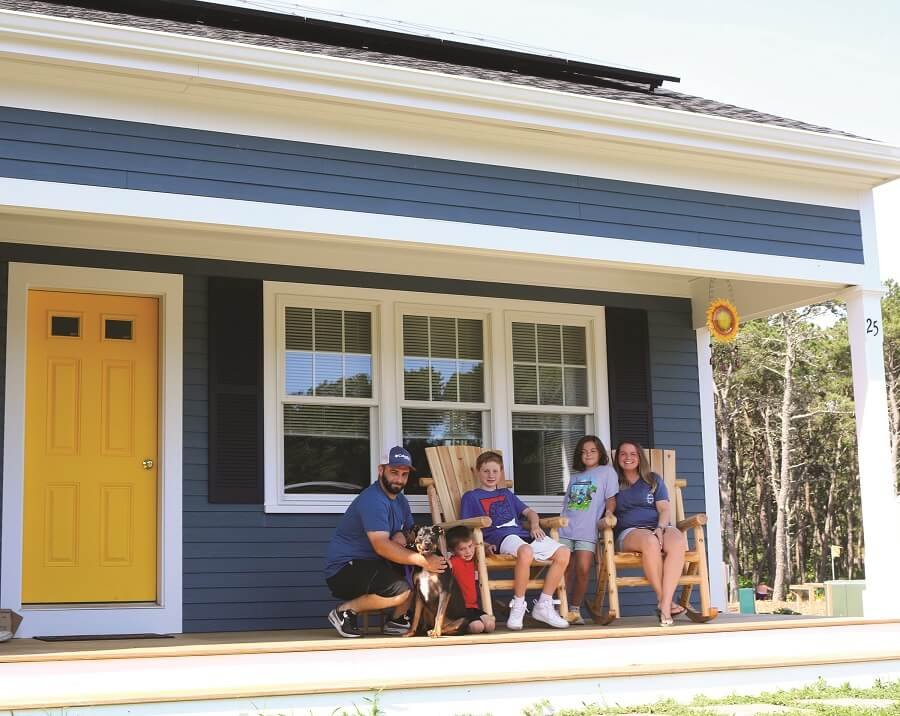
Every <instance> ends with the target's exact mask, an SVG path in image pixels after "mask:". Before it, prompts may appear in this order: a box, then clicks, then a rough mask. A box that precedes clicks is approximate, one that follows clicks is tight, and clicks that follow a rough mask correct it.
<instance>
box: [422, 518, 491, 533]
mask: <svg viewBox="0 0 900 716" xmlns="http://www.w3.org/2000/svg"><path fill="white" fill-rule="evenodd" d="M434 526H435V527H443V528H444V529H445V530H449V529H451V528H453V527H471V528H472V529H473V530H474V529H484V528H485V527H490V526H491V518H490V517H488V516H487V515H483V516H481V517H468V518H466V519H464V520H452V521H451V522H435V524H434Z"/></svg>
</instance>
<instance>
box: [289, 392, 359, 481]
mask: <svg viewBox="0 0 900 716" xmlns="http://www.w3.org/2000/svg"><path fill="white" fill-rule="evenodd" d="M369 421H370V409H369V408H368V407H362V406H343V405H298V404H288V405H285V406H284V491H285V492H286V493H287V494H302V493H338V494H352V493H356V492H359V491H360V490H362V489H363V488H364V487H366V486H368V485H369V483H370V481H371V467H370V450H369V435H370V424H369Z"/></svg>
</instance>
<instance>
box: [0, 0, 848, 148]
mask: <svg viewBox="0 0 900 716" xmlns="http://www.w3.org/2000/svg"><path fill="white" fill-rule="evenodd" d="M162 5H163V4H162V3H160V6H161V12H160V14H164V13H163V12H162ZM0 9H3V10H12V11H16V12H26V13H33V14H38V15H48V16H53V17H63V18H70V19H73V20H85V21H90V22H96V23H102V24H108V25H118V26H125V27H133V28H137V29H142V30H155V31H158V32H165V33H171V34H177V35H186V36H191V37H202V38H206V39H211V40H223V41H227V42H237V43H241V44H246V45H255V46H259V47H272V48H277V49H281V50H288V51H293V52H303V53H310V54H316V55H326V56H329V57H340V58H347V59H353V60H361V61H364V62H371V63H376V64H383V65H392V66H396V67H407V68H414V69H418V70H424V71H428V72H436V73H440V74H445V75H454V76H458V77H474V78H478V79H483V80H490V81H494V82H503V83H507V84H514V85H524V86H528V87H539V88H542V89H546V90H552V91H556V92H564V93H568V94H575V95H584V96H591V97H600V98H603V99H607V100H615V101H619V102H628V103H632V104H640V105H647V106H651V107H660V108H666V109H673V110H680V111H684V112H692V113H695V114H702V115H709V116H713V117H726V118H729V119H735V120H742V121H745V122H753V123H756V124H765V125H772V126H777V127H785V128H789V129H800V130H805V131H809V132H816V133H820V134H831V135H838V136H844V137H853V138H859V137H856V136H855V135H853V134H850V133H848V132H842V131H839V130H836V129H829V128H827V127H820V126H817V125H814V124H809V123H807V122H801V121H799V120H794V119H787V118H785V117H778V116H776V115H773V114H768V113H765V112H758V111H756V110H752V109H746V108H744V107H737V106H735V105H731V104H724V103H722V102H717V101H715V100H710V99H704V98H702V97H695V96H692V95H688V94H683V93H681V92H674V91H672V90H669V89H667V88H665V87H660V88H658V89H656V90H655V91H653V92H648V90H647V86H646V85H643V84H639V83H629V82H627V81H624V80H615V81H609V82H602V83H597V82H576V81H572V80H565V79H552V78H547V77H537V76H534V75H530V74H520V73H517V72H511V71H503V70H497V69H486V68H484V67H478V66H474V65H466V64H459V63H450V62H445V61H438V60H431V59H423V58H421V57H409V56H406V55H399V54H389V53H385V52H376V51H372V50H368V49H361V48H357V47H343V46H338V45H334V44H327V43H323V42H315V41H310V40H305V39H295V38H292V37H284V36H279V35H276V34H262V33H258V32H247V31H244V30H240V29H236V28H234V27H216V26H212V25H207V24H202V23H200V22H184V21H180V20H173V19H169V18H166V17H146V16H142V15H137V14H129V13H126V12H118V11H110V10H98V9H93V8H88V7H81V6H78V5H76V4H58V3H53V2H46V1H45V0H0Z"/></svg>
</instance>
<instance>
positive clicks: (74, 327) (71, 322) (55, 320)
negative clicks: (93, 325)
mask: <svg viewBox="0 0 900 716" xmlns="http://www.w3.org/2000/svg"><path fill="white" fill-rule="evenodd" d="M50 335H51V336H63V337H65V338H78V336H80V335H81V319H80V318H79V317H78V316H51V317H50Z"/></svg>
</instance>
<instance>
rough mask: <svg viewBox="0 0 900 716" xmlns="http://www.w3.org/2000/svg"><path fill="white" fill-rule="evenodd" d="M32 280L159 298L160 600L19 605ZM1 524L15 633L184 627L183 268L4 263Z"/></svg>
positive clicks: (2, 577)
mask: <svg viewBox="0 0 900 716" xmlns="http://www.w3.org/2000/svg"><path fill="white" fill-rule="evenodd" d="M30 289H45V290H63V291H66V290H68V291H79V292H85V293H114V294H123V295H131V296H135V295H140V296H154V297H157V298H159V301H160V303H159V311H160V315H159V319H160V323H159V351H160V352H159V378H160V379H159V457H160V470H159V486H160V494H159V505H160V510H159V526H158V527H159V529H158V535H159V537H158V540H159V544H158V559H159V563H158V576H157V584H158V594H159V597H158V601H157V602H156V603H141V604H133V605H131V604H129V605H121V604H90V605H71V604H61V605H58V606H44V605H42V606H40V607H37V606H35V607H31V606H27V605H25V606H23V605H22V539H23V534H22V533H23V517H24V514H23V502H22V501H23V496H24V482H25V480H24V476H25V426H24V421H23V420H22V410H23V408H22V406H24V405H25V369H26V365H27V356H26V349H27V304H28V291H29V290H30ZM8 295H9V302H8V307H7V337H6V406H5V419H4V449H3V524H2V542H3V544H2V555H0V562H2V564H3V571H2V574H0V603H2V604H3V606H4V607H7V608H10V609H14V610H15V611H17V612H19V613H21V614H22V615H23V617H24V619H23V621H22V626H21V628H20V630H19V632H18V633H17V635H16V636H18V637H28V636H35V635H37V634H46V635H70V634H78V633H81V634H127V633H134V632H148V633H180V632H181V630H182V529H181V525H182V513H181V510H182V499H181V494H182V484H181V483H182V476H181V470H182V384H183V370H182V354H183V311H184V299H183V296H184V292H183V282H182V277H181V276H180V275H174V274H159V273H144V272H141V271H120V270H112V269H92V268H83V267H78V268H70V267H66V266H47V265H42V264H20V263H10V264H9V294H8Z"/></svg>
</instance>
